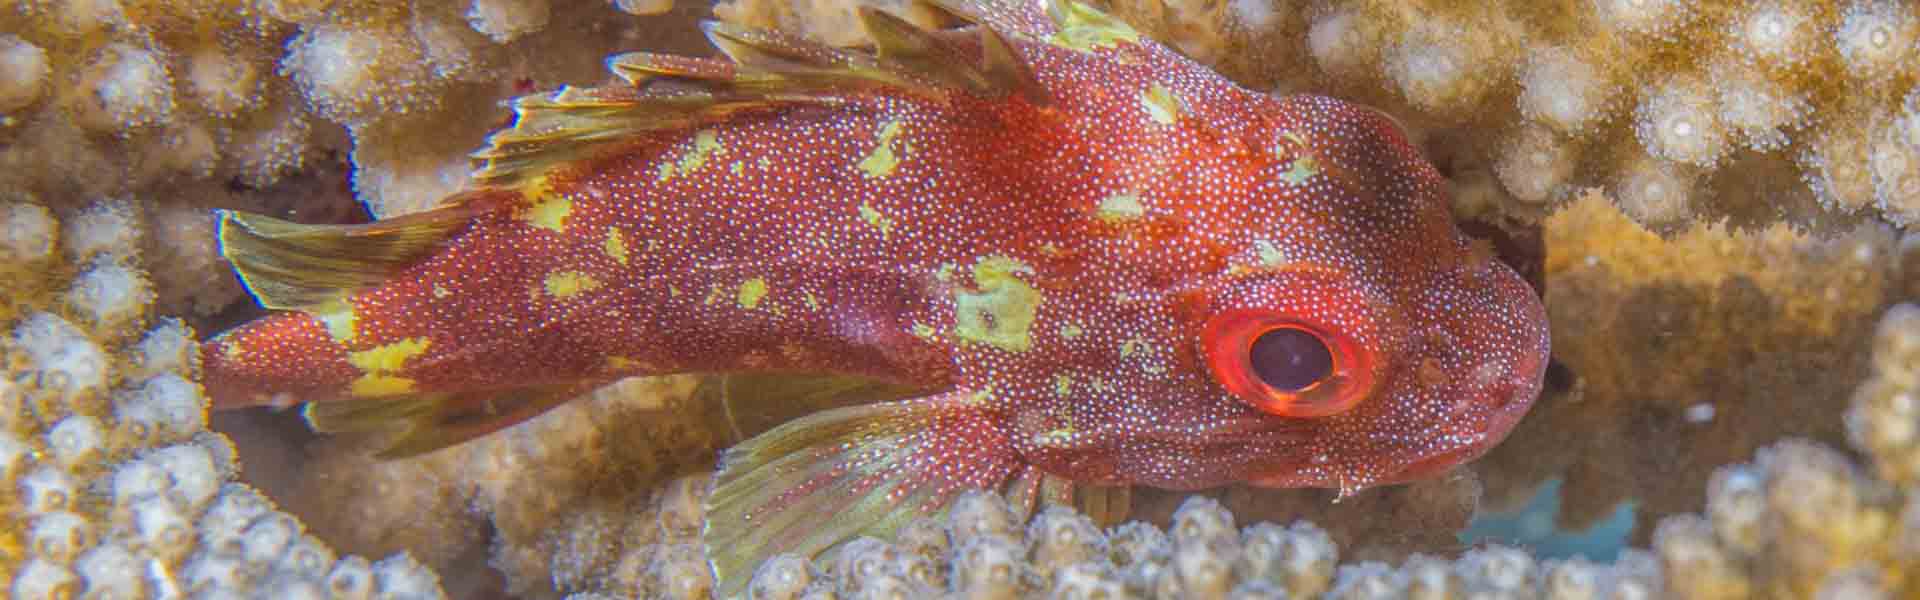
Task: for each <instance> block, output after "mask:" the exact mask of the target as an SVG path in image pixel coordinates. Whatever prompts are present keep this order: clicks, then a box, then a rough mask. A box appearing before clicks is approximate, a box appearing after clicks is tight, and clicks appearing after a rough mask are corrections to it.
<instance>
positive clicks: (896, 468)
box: [704, 390, 1024, 598]
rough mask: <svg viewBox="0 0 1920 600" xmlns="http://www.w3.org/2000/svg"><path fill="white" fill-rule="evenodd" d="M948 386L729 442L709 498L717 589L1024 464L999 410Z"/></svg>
mask: <svg viewBox="0 0 1920 600" xmlns="http://www.w3.org/2000/svg"><path fill="white" fill-rule="evenodd" d="M972 398H973V394H972V392H971V391H963V390H955V391H950V392H945V393H941V394H937V395H933V396H928V397H924V398H919V399H914V400H907V401H901V402H887V403H881V404H869V405H864V406H854V407H848V408H840V409H835V410H830V411H827V412H823V413H817V414H814V415H810V416H807V417H804V418H801V419H798V420H795V421H792V422H789V423H787V424H785V425H781V426H780V427H778V428H775V429H774V430H772V431H769V432H767V433H765V434H762V435H760V436H757V437H755V438H753V439H751V440H747V442H746V443H743V444H740V445H738V446H734V447H733V448H732V449H730V450H728V451H727V452H726V453H725V454H724V455H723V456H722V458H721V461H720V470H719V472H718V473H717V474H715V476H714V484H713V485H714V487H713V491H712V492H711V493H710V494H709V495H708V497H707V505H706V509H707V523H706V532H705V536H704V537H705V541H706V545H707V556H708V558H709V559H710V560H711V561H712V565H713V570H714V577H715V592H716V593H717V595H718V596H719V597H722V598H731V597H735V596H738V595H740V594H741V592H742V590H743V589H744V588H745V587H746V584H747V581H748V580H749V579H750V578H751V577H752V575H753V572H752V570H753V567H754V565H757V564H759V563H760V562H762V561H764V560H766V559H767V557H770V556H772V555H774V554H778V553H782V552H793V553H796V554H799V555H801V556H806V557H813V556H815V555H817V554H819V553H820V552H822V551H825V550H827V549H829V548H832V547H834V546H836V545H838V544H840V543H841V542H844V541H846V540H849V539H852V538H855V537H858V536H862V535H872V536H883V535H887V534H888V533H890V532H892V531H893V530H894V529H896V528H898V527H899V526H900V525H901V524H903V523H905V522H907V521H908V520H909V519H912V518H914V517H918V516H923V515H938V514H941V513H943V512H944V511H946V509H947V507H948V504H949V503H950V502H952V500H953V499H954V498H955V497H957V496H958V495H959V494H960V492H962V491H965V490H968V489H989V490H998V489H999V488H1000V486H1001V484H1003V483H1005V482H1006V481H1007V480H1008V478H1009V477H1011V476H1012V475H1013V474H1014V473H1015V472H1016V471H1018V470H1020V469H1021V468H1023V467H1024V465H1023V464H1021V462H1020V460H1019V458H1018V457H1017V456H1016V455H1015V454H1014V451H1013V448H1012V445H1011V442H1010V440H1009V439H1008V436H1007V431H1006V428H1007V423H1006V422H1005V419H1004V416H1003V415H1001V414H999V413H995V412H990V411H989V410H987V409H986V408H985V407H983V406H980V405H979V404H978V403H975V402H973V401H972Z"/></svg>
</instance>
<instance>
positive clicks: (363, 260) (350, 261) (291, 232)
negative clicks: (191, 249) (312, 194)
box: [215, 203, 486, 310]
mask: <svg viewBox="0 0 1920 600" xmlns="http://www.w3.org/2000/svg"><path fill="white" fill-rule="evenodd" d="M485 209H486V204H485V203H472V204H458V205H452V206H447V207H444V208H439V209H435V210H430V211H427V212H423V213H415V214H411V215H405V216H401V217H396V218H392V219H387V220H383V221H376V222H373V223H367V224H364V225H302V224H299V223H293V222H289V221H282V220H280V219H275V218H272V217H268V216H266V215H259V214H253V213H247V212H240V211H232V210H221V211H215V214H216V216H217V217H218V218H219V238H220V254H221V255H222V256H225V257H227V260H230V261H232V262H233V269H234V271H235V272H237V273H239V274H240V280H241V281H242V282H244V283H245V284H246V286H247V289H248V290H249V291H251V292H253V295H254V297H255V298H257V299H259V301H260V305H261V306H264V307H267V308H271V309H276V310H306V309H313V308H317V307H322V306H325V305H326V304H327V303H328V302H334V301H339V300H341V299H343V298H345V297H346V296H347V295H348V294H351V293H352V292H353V291H354V290H358V289H360V288H364V287H368V286H372V285H374V284H378V283H380V282H383V281H386V280H387V278H389V277H392V276H393V275H394V274H395V273H398V272H399V271H400V270H401V269H403V268H406V267H407V266H410V265H412V264H413V263H414V262H416V261H418V260H420V259H421V258H424V257H425V256H426V255H427V254H428V253H429V252H431V251H432V250H433V249H434V248H435V247H437V246H438V245H439V243H440V242H441V241H443V240H445V239H446V238H447V237H448V236H450V235H452V233H453V232H454V230H456V229H458V228H460V227H463V226H465V225H466V224H467V223H468V222H470V221H471V220H472V218H473V216H474V214H475V213H476V212H478V211H481V210H485Z"/></svg>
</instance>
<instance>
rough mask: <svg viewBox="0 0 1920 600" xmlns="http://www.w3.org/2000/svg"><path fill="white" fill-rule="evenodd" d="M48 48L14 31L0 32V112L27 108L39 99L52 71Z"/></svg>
mask: <svg viewBox="0 0 1920 600" xmlns="http://www.w3.org/2000/svg"><path fill="white" fill-rule="evenodd" d="M51 72H52V71H51V69H50V68H49V67H48V63H47V51H46V50H43V49H41V48H40V47H39V46H35V45H33V44H32V43H31V42H28V41H26V40H22V39H20V37H19V36H15V35H0V112H10V111H16V110H20V109H22V108H26V107H27V106H28V105H30V104H33V103H34V102H35V101H38V100H39V99H40V95H41V94H43V93H45V91H46V89H47V77H48V74H49V73H51Z"/></svg>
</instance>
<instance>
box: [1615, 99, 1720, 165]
mask: <svg viewBox="0 0 1920 600" xmlns="http://www.w3.org/2000/svg"><path fill="white" fill-rule="evenodd" d="M1714 100H1715V98H1714V96H1713V94H1712V90H1711V89H1710V88H1708V87H1707V86H1706V85H1703V84H1702V83H1700V82H1698V81H1694V80H1691V79H1684V78H1683V79H1678V80H1675V81H1670V82H1668V83H1667V84H1666V85H1663V86H1660V87H1659V88H1658V89H1656V90H1653V92H1652V93H1650V94H1648V95H1647V96H1646V98H1645V99H1644V100H1642V101H1641V103H1640V106H1639V107H1638V108H1636V109H1635V110H1634V132H1635V133H1636V134H1638V135H1639V137H1640V143H1641V144H1643V145H1645V146H1646V147H1647V151H1648V152H1649V153H1651V154H1653V155H1654V156H1657V157H1660V158H1664V159H1667V160H1671V161H1674V162H1681V163H1687V164H1691V165H1695V166H1700V167H1712V166H1713V165H1714V163H1715V162H1716V161H1718V160H1720V157H1721V156H1722V155H1724V154H1726V151H1727V139H1726V129H1725V127H1723V126H1722V125H1721V123H1720V120H1719V116H1718V114H1717V113H1718V107H1717V106H1716V105H1715V102H1714Z"/></svg>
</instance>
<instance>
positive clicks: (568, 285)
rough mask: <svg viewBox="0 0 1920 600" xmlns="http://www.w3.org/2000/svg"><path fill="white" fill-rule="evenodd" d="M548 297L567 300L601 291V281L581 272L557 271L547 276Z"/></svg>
mask: <svg viewBox="0 0 1920 600" xmlns="http://www.w3.org/2000/svg"><path fill="white" fill-rule="evenodd" d="M546 288H547V295H549V296H553V297H555V298H559V299H561V300H566V299H569V298H572V297H574V296H578V295H580V294H584V293H587V292H591V291H593V290H597V289H600V280H599V279H595V278H594V277H593V276H592V275H588V274H586V273H582V272H580V271H555V272H553V273H548V274H547V280H546Z"/></svg>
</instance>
